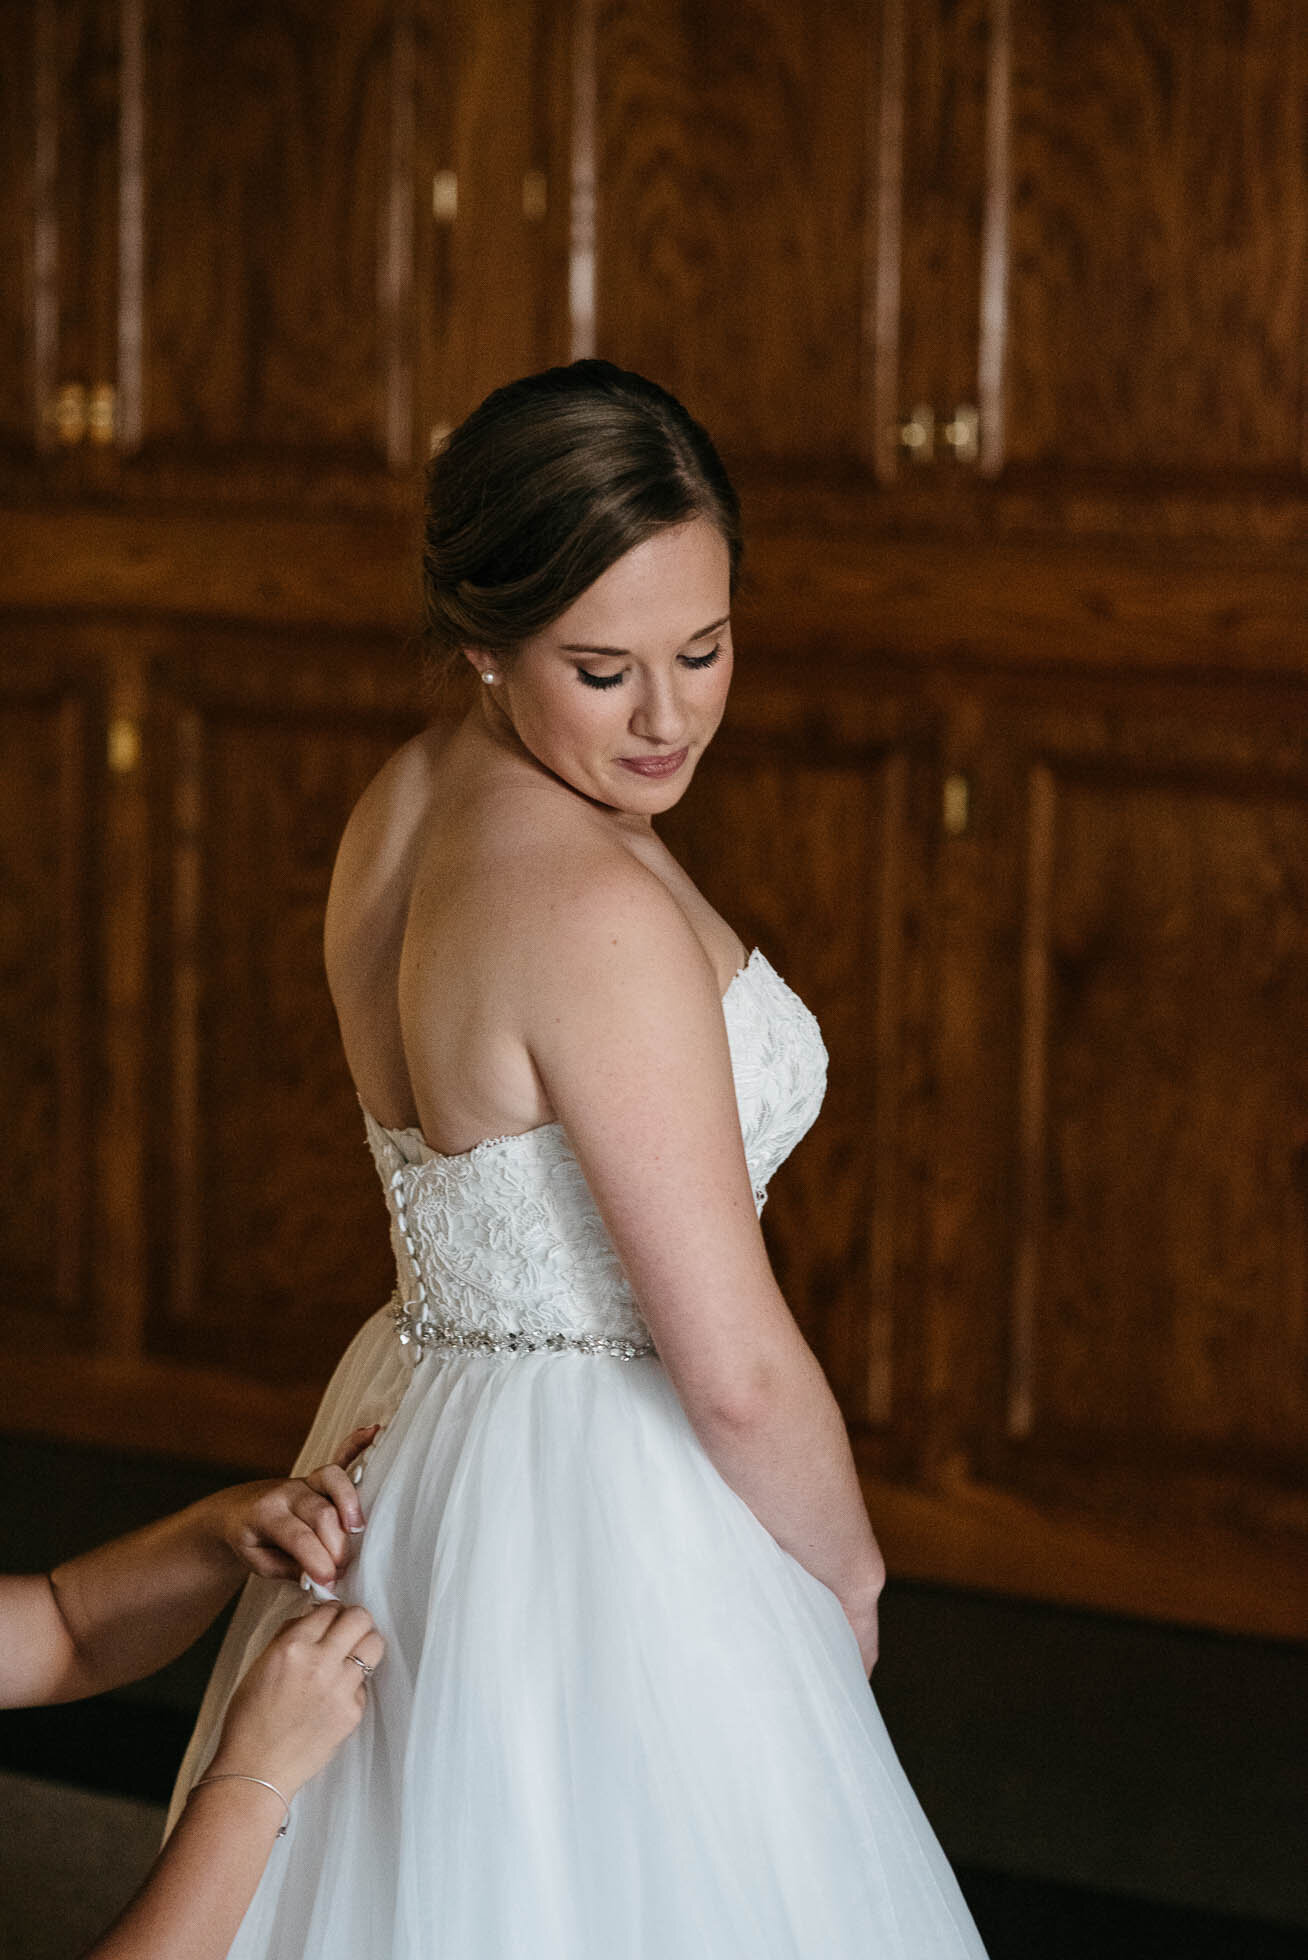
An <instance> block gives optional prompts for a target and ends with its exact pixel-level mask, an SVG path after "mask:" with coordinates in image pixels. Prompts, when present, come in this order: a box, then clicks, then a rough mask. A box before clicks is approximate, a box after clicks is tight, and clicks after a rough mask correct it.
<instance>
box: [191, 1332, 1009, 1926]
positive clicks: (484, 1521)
mask: <svg viewBox="0 0 1308 1960" xmlns="http://www.w3.org/2000/svg"><path fill="white" fill-rule="evenodd" d="M379 1419H381V1420H385V1421H386V1422H387V1427H386V1429H385V1431H384V1433H383V1434H382V1436H381V1437H380V1438H379V1440H378V1442H377V1443H376V1444H375V1445H374V1447H373V1449H372V1451H371V1452H370V1455H369V1458H368V1461H367V1465H366V1469H365V1472H364V1476H363V1480H362V1483H361V1485H360V1496H361V1498H362V1501H363V1506H364V1512H365V1516H366V1518H367V1528H366V1530H365V1532H364V1534H363V1539H362V1549H361V1551H360V1553H359V1556H358V1558H357V1560H356V1562H355V1564H354V1565H353V1567H352V1568H351V1570H350V1573H349V1575H348V1577H347V1579H346V1580H345V1581H343V1583H342V1587H341V1592H342V1596H344V1597H348V1598H351V1599H357V1600H359V1601H361V1602H362V1604H364V1605H365V1606H367V1608H368V1609H369V1611H370V1612H371V1613H372V1614H373V1616H374V1618H375V1619H376V1621H377V1624H378V1626H379V1627H380V1629H381V1631H382V1632H383V1633H384V1635H385V1637H386V1641H387V1650H386V1656H385V1659H384V1661H383V1662H382V1664H381V1666H380V1667H379V1669H378V1671H377V1674H376V1677H375V1679H374V1680H373V1681H372V1682H371V1683H370V1686H369V1696H368V1708H367V1712H366V1714H365V1716H364V1719H363V1722H362V1724H361V1725H360V1727H359V1729H358V1730H357V1731H356V1732H355V1734H354V1735H353V1736H351V1737H350V1738H349V1740H348V1741H347V1742H346V1743H345V1744H344V1746H343V1747H342V1748H341V1749H340V1750H339V1751H338V1753H337V1755H336V1756H335V1758H334V1759H333V1760H332V1762H331V1763H330V1764H329V1765H328V1767H327V1768H326V1769H325V1770H324V1771H323V1772H322V1773H321V1774H320V1775H319V1776H318V1777H317V1778H316V1779H315V1780H314V1781H313V1782H312V1783H310V1784H308V1785H307V1786H306V1787H305V1788H304V1789H303V1790H302V1791H301V1792H300V1793H299V1795H298V1796H297V1797H296V1799H295V1803H294V1806H293V1815H292V1823H291V1828H290V1832H289V1834H288V1836H287V1837H286V1838H285V1839H284V1840H282V1842H280V1843H279V1844H278V1845H276V1846H275V1847H274V1850H273V1854H272V1857H271V1859H270V1861H269V1865H268V1869H267V1872H266V1874H265V1876H264V1879H263V1881H262V1883H261V1885H260V1888H259V1891H258V1894H257V1895H256V1897H255V1900H254V1902H253V1904H252V1906H251V1907H250V1910H249V1912H248V1913H247V1915H246V1918H245V1920H244V1923H243V1924H242V1927H241V1931H240V1933H239V1935H238V1936H237V1940H236V1943H235V1945H234V1946H233V1947H232V1950H231V1960H255V1957H256V1956H259V1960H273V1956H276V1960H300V1956H304V1960H853V1957H854V1956H856V1955H857V1956H859V1957H860V1960H864V1957H867V1960H871V1957H872V1956H875V1960H955V1957H956V1956H981V1955H982V1954H983V1949H982V1946H981V1942H980V1940H979V1938H978V1936H977V1934H976V1931H975V1929H974V1927H973V1925H972V1922H971V1920H970V1918H969V1916H968V1912H967V1909H966V1906H965V1905H964V1903H963V1900H962V1898H961V1895H960V1893H959V1891H958V1887H957V1885H956V1883H955V1880H954V1878H953V1875H952V1873H951V1871H950V1869H949V1866H948V1863H947V1862H946V1860H945V1858H944V1855H943V1853H942V1852H941V1850H940V1848H939V1846H938V1844H937V1843H936V1840H935V1838H934V1836H933V1835H932V1832H931V1829H930V1827H929V1825H928V1824H927V1822H926V1820H925V1818H924V1817H923V1815H922V1812H921V1809H920V1808H919V1806H918V1803H917V1801H916V1799H915V1797H914V1796H913V1793H912V1791H911V1790H910V1788H909V1786H908V1783H907V1781H906V1779H905V1777H904V1774H903V1771H902V1770H901V1768H900V1766H899V1763H898V1761H897V1759H896V1757H895V1754H894V1751H893V1749H892V1747H891V1745H890V1741H889V1739H888V1737H887V1735H886V1732H885V1728H884V1726H883V1724H882V1721H881V1718H880V1716H879V1714H878V1712H877V1708H876V1703H875V1701H874V1699H873V1696H872V1692H871V1690H870V1688H869V1686H868V1683H867V1681H866V1679H865V1677H864V1674H863V1669H862V1663H861V1660H860V1656H859V1651H858V1645H857V1642H856V1641H855V1638H854V1635H853V1632H852V1631H851V1629H850V1626H849V1623H848V1621H847V1620H846V1618H845V1616H844V1613H843V1611H842V1610H841V1607H840V1604H839V1602H838V1600H837V1599H836V1597H835V1595H834V1594H833V1593H831V1592H830V1591H829V1590H828V1589H827V1588H826V1587H825V1586H824V1585H822V1583H821V1582H820V1581H819V1580H817V1579H815V1578H813V1577H812V1575H811V1574H810V1573H808V1572H807V1571H806V1570H805V1569H804V1568H803V1567H802V1566H800V1565H799V1564H798V1563H797V1562H796V1561H795V1560H794V1559H793V1558H791V1557H790V1555H789V1554H788V1553H787V1552H785V1551H783V1550H782V1549H781V1547H780V1546H778V1545H777V1543H776V1542H775V1540H774V1539H773V1538H772V1537H771V1536H770V1535H769V1533H768V1532H767V1531H766V1530H765V1529H764V1528H763V1526H762V1525H761V1524H760V1523H759V1522H758V1520H757V1519H756V1518H755V1517H754V1515H753V1513H752V1512H751V1511H750V1510H749V1508H748V1506H747V1505H746V1504H745V1503H744V1502H743V1501H742V1500H741V1499H740V1498H739V1497H738V1496H737V1495H736V1494H735V1492H734V1491H733V1490H732V1489H731V1488H730V1487H729V1485H727V1484H726V1483H725V1482H724V1481H723V1479H722V1478H721V1477H720V1476H719V1475H718V1473H717V1471H716V1470H715V1469H714V1467H713V1465H712V1464H711V1462H710V1461H709V1459H708V1457H707V1455H706V1454H705V1452H704V1450H703V1448H702V1447H701V1445H700V1443H699V1441H698V1439H697V1438H696V1436H695V1434H694V1432H693V1430H692V1429H691V1427H690V1425H689V1423H688V1421H687V1419H686V1416H685V1413H684V1411H683V1410H682V1408H681V1405H680V1403H679V1401H678V1400H677V1397H676V1394H675V1392H674V1390H673V1388H672V1386H671V1384H670V1382H669V1381H668V1379H667V1376H666V1375H665V1373H664V1371H663V1369H662V1367H661V1365H660V1363H659V1362H658V1361H657V1360H656V1359H654V1358H652V1357H651V1358H646V1359H643V1360H636V1361H628V1360H623V1359H618V1358H616V1357H610V1356H607V1355H603V1354H595V1355H590V1354H578V1353H572V1352H563V1353H543V1354H525V1353H524V1354H516V1355H515V1354H479V1353H465V1352H459V1353H449V1354H439V1353H437V1354H432V1355H429V1356H428V1358H427V1359H426V1360H424V1361H423V1362H422V1363H421V1365H420V1366H419V1367H418V1368H417V1369H416V1370H415V1369H413V1368H412V1367H411V1365H410V1362H409V1360H408V1358H407V1353H406V1351H404V1350H401V1349H399V1348H398V1346H397V1344H396V1341H395V1335H394V1332H393V1330H392V1328H391V1326H390V1324H389V1321H388V1319H387V1317H386V1315H385V1314H384V1313H383V1314H378V1315H376V1316H374V1318H373V1319H372V1320H370V1321H369V1322H368V1323H367V1324H366V1326H365V1327H364V1328H363V1329H362V1331H361V1332H360V1334H359V1335H358V1337H357V1338H356V1339H355V1341H354V1342H353V1344H352V1345H351V1347H350V1349H349V1350H348V1351H347V1353H346V1355H345V1357H344V1359H343V1360H342V1362H341V1364H340V1367H339V1368H338V1369H337V1371H336V1374H335V1376H334V1377H333V1380H332V1382H331V1385H330V1386H329V1388H328V1390H327V1393H326V1396H325V1397H324V1400H323V1404H322V1407H321V1409H320V1410H319V1414H318V1417H317V1419H316V1421H315V1423H314V1427H313V1430H312V1432H311V1434H310V1437H309V1439H308V1442H307V1444H306V1446H305V1449H304V1451H303V1452H302V1455H301V1458H300V1463H299V1466H298V1467H299V1468H301V1469H308V1468H311V1467H313V1465H315V1464H316V1463H319V1462H322V1461H323V1460H325V1459H326V1458H328V1457H330V1455H331V1454H332V1453H333V1451H334V1450H335V1448H336V1446H337V1444H338V1443H339V1441H340V1440H341V1438H342V1437H343V1436H344V1435H345V1434H346V1433H347V1432H348V1431H349V1430H351V1429H352V1428H354V1427H355V1426H356V1425H357V1424H359V1423H361V1422H367V1421H373V1420H379ZM303 1606H304V1598H303V1595H302V1594H301V1593H299V1592H298V1591H297V1590H296V1589H295V1588H293V1587H291V1586H288V1585H284V1584H281V1585H279V1584H275V1583H273V1582H270V1581H264V1580H251V1581H250V1583H249V1585H248V1586H247V1588H246V1592H245V1594H244V1596H243V1598H242V1601H241V1603H240V1605H239V1607H238V1609H237V1614H236V1617H235V1620H234V1622H233V1625H232V1628H231V1631H230V1633H229V1635H228V1638H227V1641H226V1643H225V1645H224V1648H223V1651H222V1654H221V1655H220V1658H219V1661H218V1664H217V1667H216V1669H215V1673H214V1677H213V1680H212V1682H211V1684H210V1688H209V1693H208V1696H207V1697H206V1701H205V1705H204V1708H203V1710H202V1712H201V1717H200V1723H199V1727H198V1728H197V1731H196V1735H195V1737H194V1739H193V1741H192V1744H191V1748H190V1750H189V1752H188V1755H187V1759H186V1762H185V1764H184V1765H183V1770H182V1775H181V1778H180V1780H179V1784H178V1792H179V1799H180V1798H182V1797H184V1794H185V1791H186V1789H187V1788H188V1787H189V1785H190V1783H191V1782H192V1781H193V1780H194V1779H195V1778H196V1777H197V1776H198V1775H199V1774H200V1773H201V1770H202V1767H203V1764H204V1763H205V1761H207V1759H208V1757H209V1755H210V1754H211V1752H212V1749H213V1747H214V1743H215V1740H216V1734H217V1728H218V1725H219V1723H220V1721H221V1717H222V1712H223V1709H224V1707H225V1705H226V1701H227V1698H228V1696H229V1695H230V1693H231V1690H232V1688H233V1686H234V1685H235V1683H236V1681H237V1680H238V1679H239V1676H240V1672H241V1670H242V1668H243V1666H244V1665H245V1663H246V1662H247V1660H249V1659H252V1658H253V1657H254V1655H255V1654H256V1653H257V1652H259V1651H260V1650H261V1648H262V1647H263V1645H264V1644H265V1642H266V1641H267V1640H268V1639H269V1638H270V1636H271V1634H272V1633H273V1632H274V1631H275V1630H276V1628H277V1626H278V1625H280V1624H281V1622H282V1621H283V1620H284V1619H286V1618H287V1617H288V1616H289V1615H291V1614H293V1613H295V1612H298V1611H300V1610H302V1608H303Z"/></svg>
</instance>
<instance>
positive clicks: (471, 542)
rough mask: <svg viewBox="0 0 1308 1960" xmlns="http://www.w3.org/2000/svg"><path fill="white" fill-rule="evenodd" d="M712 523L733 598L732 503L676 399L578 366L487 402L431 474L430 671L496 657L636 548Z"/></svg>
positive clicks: (638, 380) (718, 466)
mask: <svg viewBox="0 0 1308 1960" xmlns="http://www.w3.org/2000/svg"><path fill="white" fill-rule="evenodd" d="M696 517H707V518H708V519H709V521H710V522H711V523H713V524H715V525H716V526H717V528H718V530H719V531H720V532H721V534H722V537H723V540H724V541H725V543H726V546H727V551H728V554H729V558H730V567H731V589H732V590H733V591H734V590H735V585H736V575H737V571H738V569H739V565H740V557H741V535H740V506H739V503H738V501H737V498H736V493H735V491H734V490H733V488H732V486H731V481H730V478H729V477H728V476H727V473H726V471H725V470H724V469H723V467H722V463H721V460H720V459H719V457H718V453H717V451H716V449H715V448H714V447H713V443H712V441H711V440H710V438H709V436H708V434H707V433H706V431H705V430H704V429H702V428H701V427H700V425H699V423H698V422H696V421H695V420H694V419H693V418H692V417H691V416H690V415H688V414H687V412H686V410H685V409H684V408H683V407H682V405H681V403H680V402H679V401H677V400H676V398H675V397H674V396H672V395H670V394H668V392H667V390H666V389H664V388H660V387H658V386H657V384H656V383H654V382H653V381H646V380H645V379H644V378H643V377H642V376H641V375H639V374H629V373H627V372H626V371H625V370H624V369H622V368H618V367H614V366H613V365H612V363H611V362H609V361H593V360H592V361H574V362H573V363H572V364H571V366H569V367H554V368H547V369H546V370H545V371H544V372H543V373H541V374H529V375H527V376H525V377H524V378H523V379H522V380H520V381H511V382H509V383H508V384H507V385H506V386H505V387H503V388H497V389H496V390H495V392H494V393H493V394H491V395H488V396H487V397H486V399H485V401H484V402H482V403H481V405H480V407H478V408H475V409H474V410H473V411H472V414H471V415H469V416H468V418H467V420H466V421H464V422H461V423H460V424H459V426H458V428H457V429H455V430H454V431H453V433H452V434H451V435H450V436H449V437H448V438H447V439H446V441H445V443H444V444H443V445H442V447H441V448H440V449H438V450H437V452H436V454H435V455H434V456H433V457H432V460H431V462H430V464H429V465H428V469H427V496H426V529H425V537H424V544H423V558H422V569H423V595H424V602H425V615H426V636H427V643H428V647H429V649H430V651H431V654H432V655H433V657H434V659H435V661H436V663H437V665H438V667H440V668H442V669H449V668H452V667H454V666H455V665H461V664H462V663H461V662H460V661H459V659H458V656H459V654H460V653H461V651H462V649H464V648H466V647H476V648H479V649H484V650H486V651H489V652H493V653H495V654H497V655H499V656H501V657H504V656H505V655H510V654H511V653H512V652H513V650H514V649H515V648H516V647H517V646H518V645H520V643H521V642H522V641H523V640H526V639H529V638H530V637H531V636H532V635H533V634H535V633H539V632H541V631H542V630H543V629H544V628H545V627H547V626H548V625H549V624H550V623H551V621H553V620H555V619H557V618H558V617H559V615H560V614H561V613H564V612H566V611H567V609H568V607H569V606H570V605H572V603H573V601H574V600H575V599H578V598H579V597H580V596H581V594H582V593H583V592H584V591H585V590H586V588H587V587H588V586H590V585H593V584H594V582H595V580H596V579H597V578H599V577H600V576H601V574H602V573H604V572H606V571H607V570H608V569H609V567H610V565H613V564H616V562H617V560H618V559H619V558H621V557H622V556H623V555H624V553H626V552H628V551H630V550H631V549H632V547H633V546H634V545H638V544H643V543H644V542H645V540H646V539H647V538H650V537H653V536H654V535H655V533H656V532H659V531H663V530H667V529H670V528H672V527H674V526H676V525H679V524H684V523H687V522H688V521H689V520H691V519H693V518H696Z"/></svg>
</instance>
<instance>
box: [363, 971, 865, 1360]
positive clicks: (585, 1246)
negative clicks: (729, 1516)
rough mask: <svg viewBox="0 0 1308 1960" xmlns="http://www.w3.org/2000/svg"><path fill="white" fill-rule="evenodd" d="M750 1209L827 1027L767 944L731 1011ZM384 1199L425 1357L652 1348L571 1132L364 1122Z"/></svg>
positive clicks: (407, 1331)
mask: <svg viewBox="0 0 1308 1960" xmlns="http://www.w3.org/2000/svg"><path fill="white" fill-rule="evenodd" d="M722 1012H723V1016H724V1018H725V1020H726V1026H727V1040H728V1044H729V1047H730V1050H731V1067H732V1074H733V1076H734V1078H735V1086H736V1102H737V1107H738V1109H739V1112H740V1128H741V1135H742V1137H743V1139H744V1144H745V1158H746V1162H747V1163H748V1165H749V1174H750V1180H751V1182H752V1184H753V1186H754V1202H755V1205H756V1206H757V1208H758V1210H759V1211H762V1209H763V1204H764V1200H765V1199H766V1196H767V1186H768V1182H769V1180H770V1178H771V1177H772V1174H773V1172H774V1171H775V1170H776V1169H777V1167H778V1165H780V1164H782V1163H783V1162H784V1161H785V1159H786V1158H787V1157H788V1156H789V1154H790V1152H791V1151H792V1150H793V1149H794V1147H795V1145H796V1144H797V1143H798V1142H799V1139H800V1138H801V1137H802V1136H803V1135H804V1133H805V1131H806V1130H807V1129H808V1128H809V1126H810V1125H811V1124H812V1122H813V1120H814V1118H815V1117H816V1115H817V1113H818V1110H819V1108H820V1107H821V1103H822V1096H823V1092H824V1090H825V1087H826V1074H827V1052H826V1049H825V1047H824V1046H823V1043H822V1036H821V1034H820V1032H819V1030H818V1024H817V1022H816V1020H815V1019H814V1018H813V1016H812V1014H810V1012H809V1010H808V1009H807V1008H806V1007H805V1005H804V1003H803V1002H802V1001H801V1000H800V999H799V996H798V995H797V994H795V993H794V992H792V990H791V989H790V988H789V987H788V986H787V985H786V983H785V981H784V980H783V979H782V978H781V977H780V975H779V974H778V973H777V972H776V971H775V969H774V968H773V967H772V966H771V965H770V964H769V962H768V961H767V960H766V959H765V958H764V956H763V954H762V953H761V952H759V951H758V949H757V948H755V950H754V951H753V952H752V953H751V954H750V956H749V959H748V960H747V961H746V963H745V965H744V966H743V967H741V969H740V971H739V972H738V973H737V974H736V975H735V976H734V978H733V979H732V981H731V984H730V986H729V987H728V989H727V992H726V995H725V996H724V998H723V1002H722ZM364 1121H365V1124H366V1127H367V1132H368V1142H369V1145H370V1147H371V1149H372V1154H373V1159H374V1161H375V1163H376V1165H377V1170H378V1172H379V1174H380V1176H381V1180H382V1184H383V1186H384V1188H385V1191H386V1201H387V1205H388V1207H389V1210H390V1214H391V1243H392V1246H393V1248H394V1252H395V1266H396V1274H397V1281H398V1285H397V1295H396V1300H397V1305H396V1322H397V1326H398V1327H399V1330H400V1338H401V1339H403V1340H405V1341H408V1342H412V1343H413V1344H414V1346H415V1348H416V1351H417V1352H418V1354H421V1353H422V1351H423V1350H424V1349H425V1348H427V1347H442V1346H448V1347H475V1348H489V1349H501V1348H509V1349H516V1348H548V1347H580V1348H592V1349H597V1350H601V1351H607V1352H617V1353H630V1354H639V1353H648V1352H649V1351H650V1340H649V1331H648V1329H647V1328H646V1326H645V1323H644V1321H643V1320H642V1319H641V1316H640V1311H639V1309H638V1307H637V1305H636V1300H635V1297H634V1295H633V1293H632V1290H631V1287H630V1284H629V1283H628V1280H627V1277H626V1274H625V1273H624V1272H623V1270H622V1266H621V1263H620V1261H619V1259H618V1255H617V1253H616V1251H615V1249H614V1247H613V1243H612V1241H611V1240H610V1238H609V1236H608V1233H607V1231H606V1230H605V1227H604V1224H603V1221H602V1220H601V1218H600V1215H599V1212H598V1210H597V1209H596V1206H595V1203H594V1200H593V1199H592V1197H591V1195H590V1191H589V1188H588V1186H587V1184H586V1181H585V1178H584V1177H583V1176H582V1173H581V1168H580V1166H579V1165H578V1163H577V1160H576V1158H575V1157H574V1156H573V1154H572V1151H571V1148H570V1147H569V1144H568V1139H567V1136H566V1134H565V1132H564V1129H563V1126H562V1124H561V1123H546V1124H544V1125H542V1126H541V1127H539V1128H537V1129H534V1130H526V1131H523V1132H522V1133H521V1134H519V1135H516V1136H504V1137H491V1138H488V1139H486V1141H484V1142H482V1143H479V1144H476V1145H474V1147H473V1148H472V1149H471V1150H465V1151H462V1152H460V1153H459V1154H458V1155H457V1156H446V1155H444V1154H442V1152H440V1151H438V1150H433V1149H432V1148H431V1146H430V1145H429V1144H428V1143H427V1142H425V1140H424V1139H423V1136H422V1134H421V1132H420V1131H419V1130H416V1129H408V1130H388V1129H385V1128H383V1126H382V1125H381V1124H380V1123H378V1122H377V1121H376V1120H375V1119H374V1118H373V1117H372V1116H370V1115H369V1114H368V1112H367V1111H366V1110H365V1111H364Z"/></svg>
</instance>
